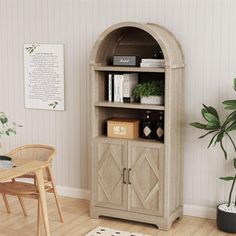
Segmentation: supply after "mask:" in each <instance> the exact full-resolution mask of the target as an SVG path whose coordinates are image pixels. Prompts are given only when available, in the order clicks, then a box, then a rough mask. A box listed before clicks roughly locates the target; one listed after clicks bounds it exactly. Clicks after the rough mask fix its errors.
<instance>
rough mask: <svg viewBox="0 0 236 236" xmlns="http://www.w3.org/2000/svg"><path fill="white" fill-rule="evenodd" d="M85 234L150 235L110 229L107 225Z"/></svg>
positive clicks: (103, 235) (93, 235)
mask: <svg viewBox="0 0 236 236" xmlns="http://www.w3.org/2000/svg"><path fill="white" fill-rule="evenodd" d="M85 236H150V235H145V234H139V233H133V232H127V231H120V230H116V229H110V228H105V227H97V228H96V229H94V230H92V231H90V232H89V233H88V234H86V235H85Z"/></svg>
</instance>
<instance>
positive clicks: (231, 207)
mask: <svg viewBox="0 0 236 236" xmlns="http://www.w3.org/2000/svg"><path fill="white" fill-rule="evenodd" d="M234 90H235V91H236V78H235V79H234ZM223 105H224V109H225V110H229V111H231V112H230V114H228V116H227V117H226V118H225V119H221V120H220V118H219V115H218V112H217V110H216V109H215V108H213V107H211V106H206V105H204V104H203V108H202V116H203V118H204V119H205V121H206V122H205V123H204V124H203V123H199V122H194V123H191V125H192V126H194V127H196V128H198V129H203V130H206V131H207V132H206V133H205V134H204V135H202V136H200V137H199V138H204V137H206V136H208V135H211V136H212V137H211V140H210V142H209V145H208V148H209V147H210V146H215V145H217V144H219V145H220V148H221V150H222V151H223V154H224V157H225V159H226V160H227V157H228V150H227V149H226V148H225V146H224V143H223V140H224V139H228V140H229V143H230V144H231V145H232V147H233V150H234V155H235V154H236V144H235V141H234V139H233V138H232V134H231V133H232V132H233V131H235V130H236V100H226V101H224V102H223ZM232 164H233V166H234V169H236V155H235V156H234V158H233V160H232ZM220 179H221V180H224V181H232V184H231V188H230V191H229V197H228V202H227V203H222V204H219V205H218V206H217V226H218V228H219V229H220V230H223V231H225V232H228V233H236V196H234V201H233V200H232V195H233V190H234V187H235V181H236V173H235V174H234V176H225V177H220Z"/></svg>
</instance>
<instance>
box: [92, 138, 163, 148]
mask: <svg viewBox="0 0 236 236" xmlns="http://www.w3.org/2000/svg"><path fill="white" fill-rule="evenodd" d="M94 139H107V140H115V141H117V142H119V141H120V140H121V139H120V138H110V137H107V136H106V135H100V136H97V137H94ZM126 140H127V141H137V142H144V143H150V144H154V145H157V146H159V147H164V143H163V142H160V141H157V140H154V139H143V138H136V139H126Z"/></svg>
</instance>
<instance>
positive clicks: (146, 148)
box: [89, 22, 184, 230]
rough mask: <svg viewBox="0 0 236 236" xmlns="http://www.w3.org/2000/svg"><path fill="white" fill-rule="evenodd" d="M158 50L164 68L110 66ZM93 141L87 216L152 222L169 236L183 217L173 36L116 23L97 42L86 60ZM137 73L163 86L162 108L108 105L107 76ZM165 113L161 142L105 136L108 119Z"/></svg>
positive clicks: (178, 70)
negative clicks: (118, 59) (161, 81)
mask: <svg viewBox="0 0 236 236" xmlns="http://www.w3.org/2000/svg"><path fill="white" fill-rule="evenodd" d="M157 48H161V50H162V52H163V55H164V59H165V68H140V67H119V66H112V63H111V59H112V56H113V55H136V56H140V57H141V58H151V57H152V55H153V52H154V50H156V49H157ZM90 66H91V68H90V69H91V73H90V76H91V88H92V90H91V105H92V110H91V111H92V122H91V129H92V132H91V133H92V137H91V150H92V151H91V156H90V162H89V166H90V167H91V168H90V177H91V178H90V179H91V183H90V190H91V206H90V216H91V217H92V218H97V217H99V216H101V215H103V216H111V217H117V218H122V219H128V220H134V221H141V222H146V223H151V224H155V225H157V226H158V228H160V229H163V230H168V229H169V228H170V227H171V225H172V223H173V221H174V220H176V219H177V218H179V217H181V216H182V214H183V207H182V156H181V110H182V97H181V95H182V79H183V72H184V59H183V53H182V50H181V47H180V45H179V44H178V42H177V41H176V39H175V38H174V36H173V35H172V34H171V33H170V32H169V31H167V30H166V29H165V28H163V27H161V26H159V25H157V24H143V23H135V22H124V23H119V24H116V25H114V26H111V27H110V28H108V29H107V30H106V31H105V32H104V33H102V35H101V36H100V37H99V38H98V40H97V42H96V44H95V46H94V48H93V49H92V54H91V65H90ZM116 72H127V73H128V72H137V73H139V77H140V78H141V79H142V78H144V79H149V78H151V79H153V78H158V79H160V78H161V79H164V80H165V104H164V105H163V106H157V105H143V104H139V103H114V102H108V101H106V99H105V94H106V86H105V84H106V80H107V77H108V74H109V73H116ZM145 110H150V111H151V113H152V117H155V116H156V115H157V113H158V111H160V110H162V111H164V117H165V139H164V143H161V142H158V141H156V140H145V139H142V138H138V139H135V140H127V139H118V138H109V137H107V136H106V121H107V119H109V118H111V117H123V118H138V119H142V118H143V114H144V111H145Z"/></svg>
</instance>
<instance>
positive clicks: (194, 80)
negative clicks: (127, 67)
mask: <svg viewBox="0 0 236 236" xmlns="http://www.w3.org/2000/svg"><path fill="white" fill-rule="evenodd" d="M235 11H236V1H234V0H227V1H225V0H40V1H38V0H0V110H1V111H5V112H6V113H7V114H8V115H9V116H10V118H11V120H15V121H17V122H18V123H20V124H22V125H23V126H24V127H23V128H21V129H19V130H18V134H17V135H16V136H11V137H10V138H8V137H4V138H2V143H3V148H2V149H1V150H0V152H1V153H4V152H7V151H8V150H10V149H12V148H14V147H16V146H19V145H22V144H26V143H47V144H51V145H54V146H55V147H56V148H57V150H58V155H57V158H56V159H55V162H54V172H55V175H56V179H57V182H58V184H59V185H60V186H64V188H63V187H62V189H63V193H65V191H66V189H67V188H70V189H86V188H87V187H88V178H87V169H88V166H87V154H88V148H89V147H88V134H87V129H88V117H89V116H90V111H89V109H88V99H89V97H90V94H89V81H88V80H89V66H88V62H89V54H90V51H91V48H92V45H93V44H94V42H95V40H96V38H97V37H98V36H99V34H100V33H101V32H102V31H104V30H105V29H106V28H107V27H109V26H110V25H112V24H114V23H117V22H120V21H140V22H154V23H158V24H161V25H163V26H164V27H166V28H167V29H169V30H170V31H172V32H173V33H174V34H175V36H176V37H177V39H178V40H179V42H180V44H181V45H182V47H183V50H184V54H185V62H186V75H185V77H186V79H185V94H184V100H185V106H184V124H183V141H184V142H183V143H184V146H183V154H184V204H186V209H187V211H188V212H191V211H193V208H191V207H190V206H200V207H203V208H204V207H206V208H207V209H208V208H211V207H214V206H215V205H216V204H217V203H218V202H219V201H222V200H224V199H225V200H226V197H227V194H228V186H226V185H225V184H224V183H222V182H221V181H220V180H218V178H217V177H218V176H219V175H224V174H225V173H226V171H227V172H228V171H229V172H231V171H232V168H231V166H230V161H228V163H225V161H224V159H223V156H222V153H221V152H220V150H219V149H218V148H216V149H209V150H207V149H206V146H207V141H206V140H197V137H198V136H199V135H200V133H201V132H200V131H198V130H195V129H193V128H191V127H190V126H189V125H188V124H189V123H190V122H191V121H195V120H199V119H200V118H201V115H200V108H201V104H202V103H203V102H204V103H206V104H209V105H213V106H216V107H218V108H220V110H221V113H222V114H223V109H222V106H220V101H222V100H224V99H228V98H233V97H235V93H234V91H233V90H232V79H233V77H234V76H236V67H235V64H236V53H235V52H236V43H235V42H236V24H235V22H236V15H235ZM32 42H33V43H35V42H36V43H63V44H64V49H65V102H66V110H65V111H64V112H59V111H43V110H34V109H25V108H24V93H23V91H24V85H23V44H24V43H32ZM73 191H74V190H73ZM73 191H72V192H73ZM70 192H71V191H70ZM73 194H75V192H73ZM82 195H83V194H82ZM189 209H191V210H189ZM201 209H202V208H201Z"/></svg>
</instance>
